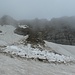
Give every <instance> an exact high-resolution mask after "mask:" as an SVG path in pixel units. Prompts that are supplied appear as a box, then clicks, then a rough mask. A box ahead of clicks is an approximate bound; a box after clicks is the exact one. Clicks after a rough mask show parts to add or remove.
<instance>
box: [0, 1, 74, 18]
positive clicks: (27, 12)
mask: <svg viewBox="0 0 75 75" xmlns="http://www.w3.org/2000/svg"><path fill="white" fill-rule="evenodd" d="M5 14H6V15H10V16H12V17H13V18H15V19H34V18H47V19H51V18H53V17H61V16H75V0H0V17H1V16H3V15H5Z"/></svg>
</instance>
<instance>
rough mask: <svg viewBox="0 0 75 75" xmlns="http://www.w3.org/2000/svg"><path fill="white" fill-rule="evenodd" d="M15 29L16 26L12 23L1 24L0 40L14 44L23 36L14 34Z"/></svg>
mask: <svg viewBox="0 0 75 75" xmlns="http://www.w3.org/2000/svg"><path fill="white" fill-rule="evenodd" d="M15 29H16V28H15V27H14V26H11V25H4V26H1V25H0V30H1V31H2V33H0V40H1V41H4V42H6V43H7V44H12V43H14V42H17V41H18V40H19V39H21V38H23V36H20V35H17V34H14V30H15ZM0 43H1V42H0Z"/></svg>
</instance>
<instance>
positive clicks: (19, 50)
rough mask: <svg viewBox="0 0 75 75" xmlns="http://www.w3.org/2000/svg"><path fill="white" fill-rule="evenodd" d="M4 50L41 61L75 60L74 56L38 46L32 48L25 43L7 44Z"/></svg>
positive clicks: (64, 61) (62, 61)
mask: <svg viewBox="0 0 75 75" xmlns="http://www.w3.org/2000/svg"><path fill="white" fill-rule="evenodd" d="M3 52H6V53H10V54H13V55H16V56H20V57H24V58H30V59H39V60H41V61H47V62H58V63H66V62H70V61H73V60H74V58H72V57H68V56H64V55H60V54H55V53H53V52H49V51H47V50H43V51H41V50H39V49H38V48H32V47H31V44H28V45H27V46H24V45H19V46H14V45H12V46H7V47H6V49H5V50H4V51H3Z"/></svg>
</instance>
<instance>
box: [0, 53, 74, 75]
mask: <svg viewBox="0 0 75 75" xmlns="http://www.w3.org/2000/svg"><path fill="white" fill-rule="evenodd" d="M0 75H75V65H64V64H61V65H58V64H57V65H55V64H48V63H41V62H38V61H37V62H36V61H33V60H31V61H28V60H23V59H17V58H10V57H8V56H6V55H3V54H0Z"/></svg>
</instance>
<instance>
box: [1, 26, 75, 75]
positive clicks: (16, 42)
mask: <svg viewBox="0 0 75 75" xmlns="http://www.w3.org/2000/svg"><path fill="white" fill-rule="evenodd" d="M0 30H1V31H2V33H0V74H1V75H13V74H14V75H75V64H72V65H67V64H65V65H64V64H61V65H59V64H58V65H55V64H49V63H50V62H51V63H56V62H57V63H67V62H69V63H70V62H75V46H69V45H61V44H55V43H52V42H47V41H45V47H42V46H40V45H39V47H40V48H39V47H35V48H32V47H31V44H27V45H23V44H22V43H23V42H22V41H21V40H24V39H26V38H27V37H28V36H21V35H17V34H15V33H14V30H15V27H13V26H11V25H5V26H0ZM2 52H4V53H6V54H8V55H10V54H11V55H13V56H19V57H22V58H25V59H34V60H35V61H34V60H29V61H27V60H24V59H22V58H17V57H14V58H10V57H8V56H6V55H4V54H2ZM37 60H39V61H42V62H39V61H37ZM43 62H48V63H43Z"/></svg>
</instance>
